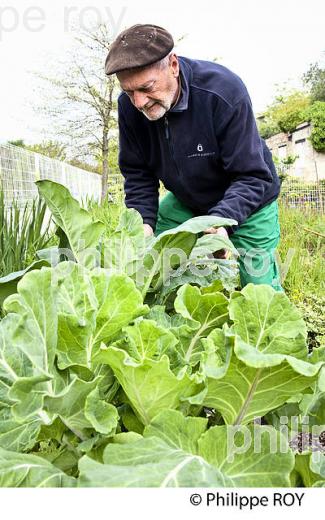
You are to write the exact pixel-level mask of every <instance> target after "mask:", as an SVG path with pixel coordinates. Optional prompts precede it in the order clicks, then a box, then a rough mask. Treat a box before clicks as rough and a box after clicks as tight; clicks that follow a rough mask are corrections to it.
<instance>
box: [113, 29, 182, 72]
mask: <svg viewBox="0 0 325 520" xmlns="http://www.w3.org/2000/svg"><path fill="white" fill-rule="evenodd" d="M173 47H174V40H173V37H172V35H171V34H170V33H169V32H168V31H166V29H163V28H162V27H159V26H158V25H150V24H144V25H141V24H137V25H133V26H132V27H129V28H128V29H126V30H125V31H123V32H121V33H120V34H119V35H118V36H117V38H116V39H115V40H114V41H113V43H112V44H111V46H110V50H109V53H108V55H107V58H106V61H105V73H106V74H107V75H108V76H109V75H110V74H115V73H116V72H120V71H121V70H127V69H134V68H136V67H145V66H146V65H151V64H152V63H155V62H156V61H159V60H162V59H163V58H164V57H165V56H167V54H168V53H169V52H170V51H171V50H172V49H173Z"/></svg>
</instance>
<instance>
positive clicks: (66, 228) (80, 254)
mask: <svg viewBox="0 0 325 520" xmlns="http://www.w3.org/2000/svg"><path fill="white" fill-rule="evenodd" d="M36 184H37V187H38V190H39V192H40V195H41V196H42V197H43V198H44V200H45V201H46V203H47V205H48V207H49V209H50V211H51V213H52V215H53V218H54V221H55V223H56V224H57V225H58V226H59V227H60V228H61V229H62V231H63V232H64V233H65V235H66V237H67V239H68V242H69V245H70V248H71V251H72V254H73V256H74V258H75V259H76V261H77V262H78V263H81V264H83V265H85V266H87V267H93V266H94V265H95V264H96V261H97V260H98V258H97V257H98V255H97V253H96V248H97V247H98V244H99V239H100V237H101V235H102V234H103V233H104V230H105V226H104V224H103V223H102V222H99V221H97V222H94V221H93V219H92V217H91V216H90V214H89V213H88V212H87V211H86V210H84V209H82V208H81V207H80V205H79V203H78V201H77V200H75V199H74V198H73V197H72V196H71V195H70V192H69V190H68V189H67V188H65V187H64V186H62V185H61V184H58V183H56V182H53V181H49V180H41V181H37V182H36Z"/></svg>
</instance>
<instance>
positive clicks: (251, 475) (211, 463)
mask: <svg viewBox="0 0 325 520" xmlns="http://www.w3.org/2000/svg"><path fill="white" fill-rule="evenodd" d="M256 428H257V430H258V431H257V432H255V434H256V433H257V435H259V436H260V445H259V449H258V450H256V447H255V446H254V442H250V443H249V444H247V449H246V450H238V449H236V450H235V449H232V448H229V442H228V439H227V428H226V427H225V426H215V427H212V428H210V429H209V430H207V420H206V419H202V418H195V417H187V418H185V417H184V416H183V415H182V414H181V413H180V412H177V411H171V410H168V411H164V412H161V413H160V414H159V415H158V416H156V417H155V418H154V419H153V421H152V422H151V424H150V425H149V426H147V427H146V428H145V430H144V434H143V438H140V439H139V440H136V441H135V442H132V441H130V442H128V443H126V444H109V445H108V446H107V447H106V448H105V450H104V455H103V462H104V463H103V464H101V463H99V462H95V461H94V460H92V459H90V458H89V457H84V458H82V459H81V460H80V463H79V469H80V481H79V485H81V486H91V487H103V486H110V487H115V486H123V487H191V486H193V487H194V486H195V487H211V486H213V487H238V486H242V487H251V486H258V487H271V486H280V487H281V486H288V485H289V475H290V472H291V471H292V469H293V466H294V456H293V454H292V453H291V451H290V449H287V450H286V452H285V453H280V452H278V453H272V452H271V445H270V431H271V430H272V428H270V427H261V426H259V425H257V426H256ZM246 429H247V433H248V434H249V435H250V437H251V440H252V438H253V427H252V426H250V427H246ZM272 432H273V434H274V435H275V437H276V438H277V440H278V441H279V438H280V434H279V433H278V432H276V430H272ZM241 442H242V433H241V432H240V431H237V432H236V433H235V434H234V445H236V446H240V445H241Z"/></svg>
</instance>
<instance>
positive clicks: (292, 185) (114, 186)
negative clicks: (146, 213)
mask: <svg viewBox="0 0 325 520" xmlns="http://www.w3.org/2000/svg"><path fill="white" fill-rule="evenodd" d="M38 179H50V180H53V181H55V182H59V183H60V184H63V185H64V186H66V187H67V188H68V189H69V191H70V193H71V194H72V196H73V197H75V198H76V199H78V200H79V201H80V202H82V201H86V200H87V199H94V200H98V201H99V200H100V194H101V176H100V175H98V174H96V173H92V172H87V171H85V170H82V169H80V168H77V167H75V166H71V165H69V164H67V163H64V162H61V161H57V160H54V159H50V158H49V157H45V156H44V155H40V154H37V153H34V152H30V151H28V150H25V149H23V148H20V147H18V146H14V145H11V144H1V145H0V188H1V189H2V191H3V193H4V200H5V204H6V205H8V206H10V205H11V204H12V201H15V202H16V203H18V204H19V205H20V204H21V205H24V204H25V203H26V202H28V201H31V200H33V199H34V198H35V197H37V195H38V191H37V187H36V185H35V181H36V180H38ZM164 191H165V190H161V194H163V193H164ZM108 198H109V200H110V201H111V202H115V203H121V202H122V201H123V199H124V197H123V176H122V175H121V174H120V173H119V169H118V168H115V169H113V171H112V172H111V174H110V175H109V178H108ZM279 201H280V203H281V204H284V205H286V206H287V207H291V208H299V209H302V210H313V211H315V212H319V213H322V214H323V213H324V212H325V181H320V182H318V183H317V182H314V183H307V182H303V181H301V180H298V179H296V178H294V177H289V176H288V175H287V176H286V177H285V179H284V180H283V182H282V186H281V193H280V197H279Z"/></svg>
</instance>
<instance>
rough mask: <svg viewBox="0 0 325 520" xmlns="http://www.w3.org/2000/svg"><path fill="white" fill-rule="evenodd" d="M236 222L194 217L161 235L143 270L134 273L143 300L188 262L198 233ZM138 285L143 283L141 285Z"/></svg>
mask: <svg viewBox="0 0 325 520" xmlns="http://www.w3.org/2000/svg"><path fill="white" fill-rule="evenodd" d="M233 224H236V221H234V220H231V219H223V218H220V217H213V216H201V217H194V218H191V219H189V220H187V221H186V222H184V223H183V224H181V225H180V226H177V227H176V228H173V229H170V230H168V231H164V232H163V233H161V234H160V235H159V236H158V237H157V238H156V239H155V240H154V241H153V242H152V243H151V247H150V249H149V250H148V252H147V254H146V255H145V256H144V259H143V269H142V270H141V271H140V272H138V273H137V280H138V284H139V285H141V287H142V288H141V292H142V294H143V296H145V295H146V294H147V292H148V290H149V288H150V287H151V289H150V290H152V291H158V290H159V289H160V288H161V287H162V286H163V285H164V284H165V283H166V281H167V280H169V279H170V278H171V277H173V274H175V273H174V270H175V269H176V268H178V267H179V266H180V265H181V264H182V263H184V261H186V259H187V258H189V256H190V253H191V251H192V249H193V247H194V245H195V243H196V241H197V239H198V233H201V232H203V231H205V229H207V228H208V227H220V226H227V225H229V226H231V225H233ZM140 282H143V283H141V284H140Z"/></svg>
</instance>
